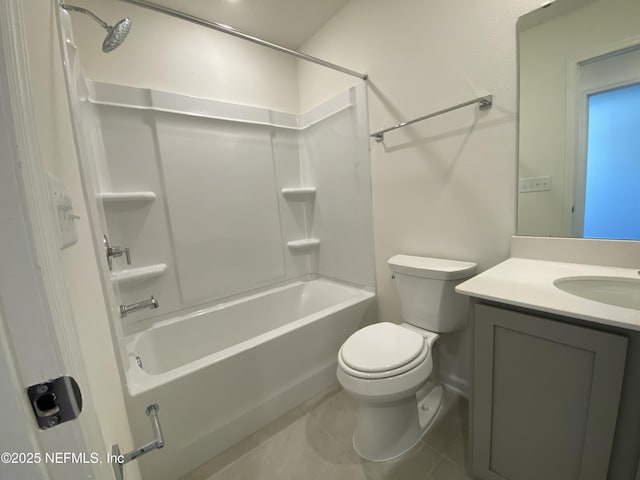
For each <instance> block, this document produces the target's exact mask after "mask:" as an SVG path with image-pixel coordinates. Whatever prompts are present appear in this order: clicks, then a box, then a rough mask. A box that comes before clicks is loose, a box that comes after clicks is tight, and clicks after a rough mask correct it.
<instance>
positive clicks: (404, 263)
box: [388, 255, 478, 280]
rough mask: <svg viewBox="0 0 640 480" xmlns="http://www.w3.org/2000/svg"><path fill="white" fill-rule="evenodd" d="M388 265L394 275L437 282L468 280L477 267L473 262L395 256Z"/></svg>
mask: <svg viewBox="0 0 640 480" xmlns="http://www.w3.org/2000/svg"><path fill="white" fill-rule="evenodd" d="M388 263H389V267H390V268H391V270H392V271H394V272H396V273H405V274H407V275H413V276H416V277H424V278H433V279H437V280H456V279H460V278H468V277H470V276H471V275H473V274H474V273H475V271H476V267H477V266H478V265H477V264H476V263H473V262H461V261H460V260H447V259H444V258H430V257H416V256H413V255H395V256H393V257H391V258H390V259H389V262H388Z"/></svg>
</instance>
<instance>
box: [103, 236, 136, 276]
mask: <svg viewBox="0 0 640 480" xmlns="http://www.w3.org/2000/svg"><path fill="white" fill-rule="evenodd" d="M102 243H103V244H104V250H105V254H106V256H107V263H108V264H109V271H111V270H113V259H114V257H121V256H122V255H124V256H125V257H126V258H127V265H131V254H130V253H129V247H124V248H122V247H112V246H111V245H110V244H109V239H108V238H107V236H106V235H103V237H102Z"/></svg>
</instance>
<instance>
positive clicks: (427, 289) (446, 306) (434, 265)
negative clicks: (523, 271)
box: [388, 255, 477, 333]
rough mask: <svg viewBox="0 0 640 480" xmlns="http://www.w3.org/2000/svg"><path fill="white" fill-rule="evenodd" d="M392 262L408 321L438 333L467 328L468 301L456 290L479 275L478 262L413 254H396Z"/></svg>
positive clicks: (392, 269)
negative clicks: (473, 276) (467, 280)
mask: <svg viewBox="0 0 640 480" xmlns="http://www.w3.org/2000/svg"><path fill="white" fill-rule="evenodd" d="M388 263H389V267H390V268H391V271H393V275H394V278H395V284H396V288H397V289H398V293H399V294H400V306H401V309H402V320H403V321H404V322H406V323H409V324H411V325H415V326H416V327H419V328H423V329H425V330H429V331H431V332H438V333H446V332H452V331H455V330H461V329H463V328H464V327H465V326H466V324H467V304H468V298H467V297H466V296H464V295H460V294H458V293H456V292H455V290H454V288H455V286H456V285H458V284H459V283H461V282H463V281H464V280H466V279H467V278H469V277H471V276H472V275H473V274H474V273H475V271H476V267H477V265H476V264H475V263H472V262H462V261H458V260H446V259H442V258H429V257H415V256H411V255H395V256H394V257H392V258H390V259H389V262H388Z"/></svg>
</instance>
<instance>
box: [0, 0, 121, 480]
mask: <svg viewBox="0 0 640 480" xmlns="http://www.w3.org/2000/svg"><path fill="white" fill-rule="evenodd" d="M0 4H1V5H2V10H3V16H5V19H0V23H1V24H2V25H1V26H2V28H1V29H0V31H1V37H0V382H2V384H1V386H0V406H1V407H0V408H2V414H1V415H0V478H1V479H3V480H4V479H6V480H22V479H25V480H40V479H52V480H57V479H60V480H62V479H65V480H76V479H78V480H80V479H88V478H93V479H113V478H114V474H113V469H112V468H111V466H110V465H106V463H107V461H108V459H107V456H106V451H105V450H106V448H105V446H104V442H103V440H102V435H101V432H100V427H99V424H98V422H97V417H96V415H95V411H94V410H93V408H92V405H91V398H90V393H89V391H88V387H87V381H86V375H85V373H84V370H83V364H82V362H81V360H79V359H80V358H81V357H80V355H79V348H78V343H77V338H76V337H75V336H74V331H73V322H72V318H71V315H72V313H71V307H70V303H69V298H68V296H67V294H66V292H65V290H64V278H63V276H62V273H61V268H60V263H59V262H60V260H59V257H58V252H57V244H56V242H55V241H52V240H53V239H55V238H56V237H55V231H54V227H53V221H52V215H51V213H50V211H49V208H48V199H47V193H46V192H47V189H46V180H45V176H44V171H43V170H42V167H41V164H40V163H39V161H38V152H37V147H36V146H35V145H34V143H35V142H30V141H29V139H30V138H31V139H33V136H32V135H30V133H32V132H30V131H29V130H30V128H31V129H33V122H32V121H31V122H30V119H29V115H30V111H29V110H30V108H29V107H30V105H29V104H28V99H29V98H30V97H29V95H28V94H20V92H19V90H20V89H24V88H28V87H27V86H25V82H20V76H21V74H24V71H23V67H24V64H23V63H22V64H21V62H23V61H24V58H20V56H12V57H10V56H9V55H10V54H8V53H7V52H11V51H16V49H15V44H14V43H13V42H15V36H14V32H12V31H11V29H12V27H7V25H6V22H7V21H6V19H7V18H8V17H11V15H10V13H11V12H10V10H11V8H12V6H11V2H6V1H4V0H2V1H1V2H0ZM7 12H9V14H7ZM23 80H24V78H23ZM22 93H25V92H22ZM17 97H18V98H17ZM25 100H26V103H25ZM62 375H70V376H73V377H74V378H75V379H76V380H77V381H78V383H79V385H80V387H81V390H82V392H83V397H84V406H83V409H82V413H81V414H80V415H79V417H78V418H77V419H75V420H71V421H68V422H65V423H60V424H59V425H57V426H54V427H52V428H48V429H46V430H42V429H40V428H38V426H37V423H36V416H35V413H34V411H33V408H32V406H31V402H30V401H29V399H28V397H27V394H26V390H27V388H28V387H29V386H30V385H34V384H39V383H41V382H46V381H48V380H51V379H54V378H56V377H59V376H62ZM94 462H95V463H94ZM100 462H101V463H100Z"/></svg>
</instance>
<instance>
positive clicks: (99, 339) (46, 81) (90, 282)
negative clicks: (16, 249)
mask: <svg viewBox="0 0 640 480" xmlns="http://www.w3.org/2000/svg"><path fill="white" fill-rule="evenodd" d="M53 5H54V3H53V2H50V1H46V0H27V1H25V2H24V3H23V11H24V23H25V29H26V35H27V38H26V40H27V45H28V51H27V56H28V59H29V68H30V72H31V80H32V84H31V86H30V87H31V91H32V95H33V105H34V109H35V112H34V113H35V116H36V119H37V129H38V136H39V142H40V145H39V148H40V152H41V153H42V155H43V159H44V163H45V164H44V168H45V169H46V170H47V171H49V172H51V173H52V174H53V175H55V176H56V177H58V178H59V179H60V180H62V181H63V182H64V183H65V184H66V186H67V187H68V188H69V192H70V195H71V198H72V201H73V205H74V211H75V213H76V214H77V215H79V216H80V217H81V219H80V221H78V222H77V226H78V237H79V242H78V243H77V244H76V245H74V246H72V247H69V248H68V249H66V250H63V251H62V252H61V257H62V258H61V260H62V264H63V266H64V275H65V280H66V283H67V286H68V289H69V292H70V298H71V303H72V307H73V312H74V319H75V327H76V329H77V333H78V337H79V338H80V340H81V343H82V347H83V350H82V354H83V357H84V360H85V369H86V372H87V374H88V376H89V383H90V385H89V387H90V390H91V394H92V398H93V403H94V408H95V410H96V412H97V413H98V418H99V421H100V426H101V428H102V434H103V437H104V441H105V446H106V447H107V450H108V451H110V450H111V445H112V444H113V443H119V444H120V446H121V448H122V449H123V451H127V450H129V449H130V448H131V447H132V439H131V431H130V429H129V424H128V422H127V414H126V410H125V407H124V400H123V396H122V389H121V386H120V378H119V376H118V372H117V370H116V357H115V353H114V350H113V348H112V344H111V341H110V338H111V335H110V332H109V328H108V317H107V312H106V307H105V304H104V300H103V295H102V290H101V286H100V280H99V274H98V270H97V265H96V263H95V260H94V259H95V258H96V257H95V255H94V251H93V248H92V239H91V238H92V237H91V232H90V230H89V222H88V219H87V211H86V206H85V203H84V198H83V193H82V185H81V182H80V174H79V171H78V161H77V159H76V155H75V146H74V143H73V136H72V131H71V123H70V118H69V107H68V104H67V96H66V89H65V86H64V76H63V73H62V61H61V59H60V51H59V48H58V45H59V42H58V32H57V27H56V25H57V23H56V20H55V14H54V10H53ZM126 468H127V475H128V477H127V478H129V479H132V480H135V479H136V478H140V477H139V471H138V469H137V466H135V464H131V465H130V466H127V467H126Z"/></svg>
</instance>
